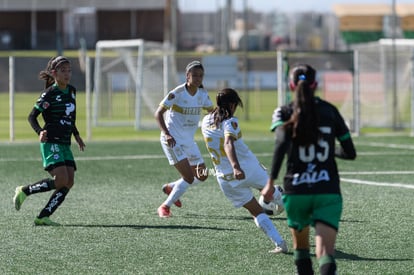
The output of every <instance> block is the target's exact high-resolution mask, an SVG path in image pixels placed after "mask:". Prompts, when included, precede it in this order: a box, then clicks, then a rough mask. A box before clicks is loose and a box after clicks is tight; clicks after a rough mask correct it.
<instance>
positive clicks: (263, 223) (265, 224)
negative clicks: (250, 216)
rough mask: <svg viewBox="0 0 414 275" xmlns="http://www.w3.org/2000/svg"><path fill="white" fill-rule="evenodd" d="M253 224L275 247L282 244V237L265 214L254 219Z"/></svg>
mask: <svg viewBox="0 0 414 275" xmlns="http://www.w3.org/2000/svg"><path fill="white" fill-rule="evenodd" d="M254 222H255V224H256V226H257V227H259V228H260V229H262V230H263V232H264V233H265V234H266V236H268V237H269V238H270V239H271V240H272V242H273V243H274V244H275V245H280V244H281V243H282V242H283V238H282V236H280V234H279V232H278V231H277V229H276V227H275V225H274V224H273V223H272V221H271V220H270V219H269V217H268V216H267V215H266V214H265V213H262V214H259V215H258V216H257V217H255V218H254Z"/></svg>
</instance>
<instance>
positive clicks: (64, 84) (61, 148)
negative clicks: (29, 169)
mask: <svg viewBox="0 0 414 275" xmlns="http://www.w3.org/2000/svg"><path fill="white" fill-rule="evenodd" d="M71 76H72V70H71V64H70V62H69V60H68V59H67V58H65V57H63V56H58V57H54V58H52V59H50V60H49V63H48V65H47V68H46V69H45V70H43V71H41V72H40V74H39V78H40V79H42V80H45V90H44V91H43V92H42V94H41V95H40V97H39V99H38V100H37V101H36V103H35V105H34V107H33V110H32V111H31V113H30V115H29V118H28V119H29V122H30V125H31V126H32V128H33V130H34V131H35V132H36V133H37V134H38V135H39V141H40V153H41V155H42V159H43V167H44V169H45V170H46V171H48V172H49V174H50V175H51V176H52V178H45V179H42V180H40V181H38V182H35V183H33V184H30V185H26V186H18V187H17V188H16V193H15V196H14V198H13V202H14V205H15V208H16V210H20V208H21V206H22V204H23V202H24V200H25V199H26V198H27V197H28V196H30V195H33V194H36V193H40V192H48V191H51V190H54V192H53V194H52V196H51V197H50V199H49V201H48V203H47V204H46V206H45V207H44V208H43V209H42V211H40V214H39V215H38V216H37V217H36V218H35V220H34V224H35V225H47V226H57V225H60V224H58V223H56V222H54V221H52V220H51V219H50V218H49V217H50V216H51V215H52V214H53V213H54V212H55V211H56V209H57V208H58V207H59V206H60V205H61V204H62V202H63V201H64V200H65V197H66V195H67V194H68V192H69V190H70V189H71V188H72V186H73V184H74V176H75V170H76V164H75V160H74V158H73V154H72V151H71V148H70V145H71V138H72V135H73V136H74V137H75V140H76V142H77V143H78V145H79V149H80V150H81V151H83V150H84V149H85V144H84V142H83V140H82V138H81V137H80V135H79V131H78V129H77V128H76V125H75V121H76V89H75V87H73V86H72V85H70V84H69V81H70V79H71ZM40 114H42V116H43V119H44V122H45V124H44V126H43V127H41V126H40V125H39V122H38V120H37V117H38V116H39V115H40Z"/></svg>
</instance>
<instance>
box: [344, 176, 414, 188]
mask: <svg viewBox="0 0 414 275" xmlns="http://www.w3.org/2000/svg"><path fill="white" fill-rule="evenodd" d="M341 181H342V182H348V183H355V184H364V185H374V186H386V187H399V188H407V189H414V185H410V184H403V183H391V182H390V183H388V182H375V181H367V180H358V179H346V178H341Z"/></svg>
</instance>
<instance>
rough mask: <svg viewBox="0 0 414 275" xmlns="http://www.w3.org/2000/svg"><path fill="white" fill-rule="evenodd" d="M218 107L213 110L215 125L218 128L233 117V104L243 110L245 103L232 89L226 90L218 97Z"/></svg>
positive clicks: (219, 93)
mask: <svg viewBox="0 0 414 275" xmlns="http://www.w3.org/2000/svg"><path fill="white" fill-rule="evenodd" d="M216 104H217V107H216V108H215V109H214V110H213V113H214V124H215V125H216V126H218V125H219V124H220V123H221V122H223V121H224V120H226V119H229V118H231V117H233V113H232V110H231V106H230V105H231V104H235V107H237V106H240V107H242V108H243V102H242V100H241V99H240V97H239V95H238V94H237V92H236V91H235V90H233V89H231V88H224V89H222V90H221V91H219V92H218V93H217V95H216Z"/></svg>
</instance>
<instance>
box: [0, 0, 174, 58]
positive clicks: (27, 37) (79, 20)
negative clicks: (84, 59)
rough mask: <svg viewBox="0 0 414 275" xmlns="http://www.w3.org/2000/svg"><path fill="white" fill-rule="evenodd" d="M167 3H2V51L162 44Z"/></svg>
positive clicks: (73, 0)
mask: <svg viewBox="0 0 414 275" xmlns="http://www.w3.org/2000/svg"><path fill="white" fill-rule="evenodd" d="M165 2H166V1H165V0H140V1H135V0H117V1H112V0H99V1H94V0H71V1H65V0H41V1H32V0H18V1H8V0H0V49H4V50H5V49H17V50H20V49H56V48H58V49H59V48H65V49H73V48H75V49H76V48H79V43H80V40H81V39H83V40H84V41H85V42H86V46H87V47H88V48H94V47H95V43H96V41H98V40H114V39H134V38H143V39H147V40H152V41H163V39H164V9H165Z"/></svg>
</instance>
